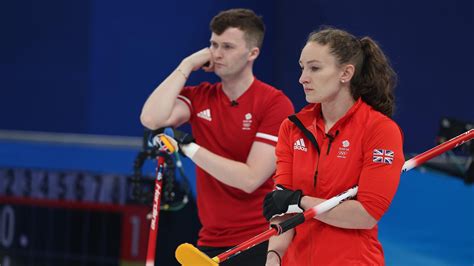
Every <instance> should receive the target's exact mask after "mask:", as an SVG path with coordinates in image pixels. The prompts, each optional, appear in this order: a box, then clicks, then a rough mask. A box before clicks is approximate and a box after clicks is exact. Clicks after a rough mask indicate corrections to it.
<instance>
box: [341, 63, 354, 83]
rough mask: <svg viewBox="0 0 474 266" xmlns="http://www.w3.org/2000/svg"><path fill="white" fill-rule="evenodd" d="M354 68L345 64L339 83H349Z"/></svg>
mask: <svg viewBox="0 0 474 266" xmlns="http://www.w3.org/2000/svg"><path fill="white" fill-rule="evenodd" d="M354 72H355V67H354V65H352V64H347V65H345V66H343V68H342V75H341V82H342V83H346V82H347V83H349V82H350V80H351V79H352V77H353V76H354Z"/></svg>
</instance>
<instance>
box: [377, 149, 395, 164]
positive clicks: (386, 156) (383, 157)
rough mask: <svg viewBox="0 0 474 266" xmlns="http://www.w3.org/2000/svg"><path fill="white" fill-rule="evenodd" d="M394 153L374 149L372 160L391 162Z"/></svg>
mask: <svg viewBox="0 0 474 266" xmlns="http://www.w3.org/2000/svg"><path fill="white" fill-rule="evenodd" d="M394 155H395V153H394V152H393V151H389V150H381V149H375V150H374V153H373V159H372V161H373V162H374V163H386V164H392V162H393V156H394Z"/></svg>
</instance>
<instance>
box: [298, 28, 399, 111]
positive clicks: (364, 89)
mask: <svg viewBox="0 0 474 266" xmlns="http://www.w3.org/2000/svg"><path fill="white" fill-rule="evenodd" d="M307 42H317V43H319V44H321V45H329V49H330V51H331V54H333V55H334V56H335V57H336V59H337V61H338V63H339V64H341V65H343V64H353V65H354V67H355V72H354V76H353V77H352V79H351V81H350V85H351V86H350V88H351V94H352V97H354V99H358V98H359V97H361V98H362V100H364V101H365V102H366V103H367V104H369V105H370V106H372V107H373V108H374V109H375V110H377V111H379V112H381V113H383V114H385V115H386V116H389V117H391V116H392V115H393V113H394V111H395V97H394V95H393V90H394V88H395V86H396V83H397V74H396V73H395V71H394V70H393V69H392V67H391V65H390V63H389V60H388V58H387V57H386V56H385V54H384V53H383V51H382V50H381V49H380V47H379V46H378V45H377V43H376V42H375V41H374V40H372V39H371V38H370V37H363V38H361V39H357V38H356V37H355V36H354V35H352V34H350V33H348V32H346V31H344V30H340V29H335V28H330V27H325V28H323V29H321V30H319V31H315V32H312V33H310V35H309V37H308V41H307Z"/></svg>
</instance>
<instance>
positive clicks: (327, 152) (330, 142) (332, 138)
mask: <svg viewBox="0 0 474 266" xmlns="http://www.w3.org/2000/svg"><path fill="white" fill-rule="evenodd" d="M338 134H339V130H336V134H334V136H333V135H331V134H328V133H326V137H327V138H328V139H329V144H328V150H327V151H326V155H329V150H331V144H332V142H333V141H334V139H335V138H336V137H337V135H338Z"/></svg>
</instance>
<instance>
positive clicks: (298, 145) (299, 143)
mask: <svg viewBox="0 0 474 266" xmlns="http://www.w3.org/2000/svg"><path fill="white" fill-rule="evenodd" d="M293 149H295V150H300V151H308V148H306V145H305V144H304V140H303V139H302V138H301V139H299V140H297V141H295V144H293Z"/></svg>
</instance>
